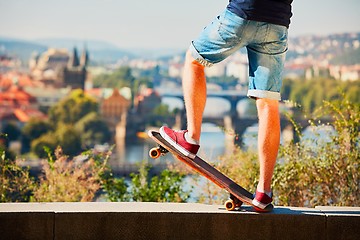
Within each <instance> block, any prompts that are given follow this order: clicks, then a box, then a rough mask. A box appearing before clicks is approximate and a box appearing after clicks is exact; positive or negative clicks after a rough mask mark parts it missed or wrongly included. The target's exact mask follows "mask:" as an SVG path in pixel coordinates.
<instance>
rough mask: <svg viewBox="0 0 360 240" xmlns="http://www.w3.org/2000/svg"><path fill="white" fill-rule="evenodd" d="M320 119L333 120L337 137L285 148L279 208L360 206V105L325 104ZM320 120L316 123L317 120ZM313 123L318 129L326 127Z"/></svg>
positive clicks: (277, 182) (277, 180) (277, 186)
mask: <svg viewBox="0 0 360 240" xmlns="http://www.w3.org/2000/svg"><path fill="white" fill-rule="evenodd" d="M318 112H319V115H318V116H317V118H326V117H330V118H331V121H330V123H328V124H326V125H329V126H333V127H334V129H335V132H336V134H334V135H333V136H332V137H331V139H330V141H328V142H325V143H321V142H319V139H315V140H313V141H312V144H311V145H309V143H305V142H304V141H301V140H303V136H300V142H298V143H292V144H290V145H287V146H282V147H281V148H280V152H279V158H280V159H281V162H282V163H280V164H278V165H277V166H276V168H275V173H274V182H273V184H274V192H275V196H277V204H280V205H291V206H311V207H313V206H316V205H336V206H359V205H360V198H359V196H360V189H359V186H360V178H359V176H360V168H359V164H360V154H359V140H360V135H359V128H360V105H359V104H352V103H350V102H349V101H347V100H346V98H343V100H342V101H340V102H335V101H334V102H327V101H326V102H324V104H323V106H322V107H321V108H320V109H319V111H318ZM315 120H316V119H315ZM315 122H316V121H312V124H313V125H314V126H318V127H319V126H324V125H323V124H322V123H321V122H317V124H315Z"/></svg>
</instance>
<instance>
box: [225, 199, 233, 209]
mask: <svg viewBox="0 0 360 240" xmlns="http://www.w3.org/2000/svg"><path fill="white" fill-rule="evenodd" d="M235 207H236V205H235V203H234V201H233V200H227V201H226V202H225V208H226V210H228V211H232V210H234V209H235Z"/></svg>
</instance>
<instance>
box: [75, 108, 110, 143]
mask: <svg viewBox="0 0 360 240" xmlns="http://www.w3.org/2000/svg"><path fill="white" fill-rule="evenodd" d="M75 129H76V130H77V132H79V133H81V136H80V137H81V143H82V147H83V148H86V147H90V146H94V145H95V144H100V143H104V142H107V141H109V140H110V137H111V134H110V131H109V128H108V127H107V125H106V123H105V122H104V121H103V120H102V118H101V117H100V116H99V115H98V114H97V113H95V112H90V113H89V114H87V115H86V116H84V117H83V118H81V119H80V120H79V121H78V122H77V123H76V124H75Z"/></svg>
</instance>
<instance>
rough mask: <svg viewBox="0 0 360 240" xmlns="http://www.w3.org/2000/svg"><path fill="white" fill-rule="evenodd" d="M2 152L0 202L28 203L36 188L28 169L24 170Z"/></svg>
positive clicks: (0, 152) (0, 159)
mask: <svg viewBox="0 0 360 240" xmlns="http://www.w3.org/2000/svg"><path fill="white" fill-rule="evenodd" d="M5 156H6V154H5V151H4V150H1V151H0V202H28V201H29V200H30V197H31V196H32V191H33V187H34V183H33V179H32V178H31V177H30V175H29V171H28V169H23V168H22V167H20V166H19V165H18V164H16V162H15V161H14V160H10V159H8V158H6V157H5Z"/></svg>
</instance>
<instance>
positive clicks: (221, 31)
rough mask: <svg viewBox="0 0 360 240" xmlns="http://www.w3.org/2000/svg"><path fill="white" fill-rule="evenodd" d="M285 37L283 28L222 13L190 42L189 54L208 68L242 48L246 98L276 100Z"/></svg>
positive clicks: (225, 12)
mask: <svg viewBox="0 0 360 240" xmlns="http://www.w3.org/2000/svg"><path fill="white" fill-rule="evenodd" d="M287 36H288V29H287V27H285V26H281V25H276V24H270V23H266V22H258V21H252V20H245V19H243V18H241V17H239V16H237V15H236V14H234V13H232V12H231V11H229V10H227V9H226V10H225V11H224V12H223V13H222V14H221V15H219V16H217V17H216V18H215V19H214V20H213V21H212V22H211V23H210V24H209V25H208V26H206V27H205V28H204V29H203V31H202V32H201V34H200V36H199V37H198V38H197V39H195V40H194V41H192V44H191V45H190V49H189V50H190V51H191V53H192V56H193V57H194V58H195V59H196V60H197V61H198V62H199V63H201V64H202V65H204V66H206V67H210V66H212V65H213V64H216V63H218V62H221V61H222V60H224V59H225V58H227V57H228V56H230V55H231V54H232V53H234V52H236V51H238V50H239V49H240V48H242V47H246V49H247V55H248V59H249V89H248V96H249V97H253V98H268V99H275V100H280V99H281V97H280V89H281V84H282V72H283V69H284V61H285V54H286V51H287V39H288V37H287Z"/></svg>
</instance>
